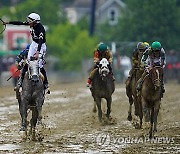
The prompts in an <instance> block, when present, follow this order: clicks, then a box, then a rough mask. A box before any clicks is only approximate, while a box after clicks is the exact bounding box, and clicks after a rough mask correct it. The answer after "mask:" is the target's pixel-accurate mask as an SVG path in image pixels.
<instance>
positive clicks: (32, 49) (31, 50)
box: [27, 41, 46, 68]
mask: <svg viewBox="0 0 180 154" xmlns="http://www.w3.org/2000/svg"><path fill="white" fill-rule="evenodd" d="M37 48H38V43H36V42H34V41H32V43H31V45H30V48H29V52H28V57H27V59H30V57H34V55H35V54H36V51H37ZM45 54H46V44H45V43H43V44H42V46H41V49H40V51H39V57H44V56H45ZM39 67H40V68H42V67H43V59H42V58H40V60H39Z"/></svg>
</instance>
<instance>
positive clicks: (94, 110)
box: [93, 101, 97, 113]
mask: <svg viewBox="0 0 180 154" xmlns="http://www.w3.org/2000/svg"><path fill="white" fill-rule="evenodd" d="M93 112H94V113H96V112H97V109H96V102H95V101H94V106H93Z"/></svg>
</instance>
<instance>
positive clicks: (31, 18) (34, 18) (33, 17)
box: [27, 13, 40, 23]
mask: <svg viewBox="0 0 180 154" xmlns="http://www.w3.org/2000/svg"><path fill="white" fill-rule="evenodd" d="M27 20H28V22H33V21H35V22H36V23H39V22H40V16H39V15H38V14H37V13H31V14H29V15H28V16H27Z"/></svg>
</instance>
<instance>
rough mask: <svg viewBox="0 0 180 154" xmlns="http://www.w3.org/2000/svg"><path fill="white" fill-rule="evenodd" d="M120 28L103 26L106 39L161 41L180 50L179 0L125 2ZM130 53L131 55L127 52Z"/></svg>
mask: <svg viewBox="0 0 180 154" xmlns="http://www.w3.org/2000/svg"><path fill="white" fill-rule="evenodd" d="M125 3H126V9H125V10H123V14H122V16H121V17H120V19H119V22H118V25H116V26H108V24H103V25H101V26H100V28H99V29H100V30H101V31H100V37H101V38H102V39H103V40H106V41H108V40H113V41H116V42H138V41H147V42H149V43H150V44H151V43H152V42H153V41H160V42H161V43H162V46H163V47H164V48H165V49H166V50H167V49H180V47H179V35H180V29H179V27H180V12H179V11H180V10H179V8H178V6H177V5H176V0H126V1H125ZM128 54H129V53H128Z"/></svg>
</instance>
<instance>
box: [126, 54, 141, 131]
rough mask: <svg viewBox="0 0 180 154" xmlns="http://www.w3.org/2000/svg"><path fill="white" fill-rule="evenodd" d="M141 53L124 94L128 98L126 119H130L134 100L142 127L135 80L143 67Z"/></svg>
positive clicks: (139, 101) (139, 100) (138, 77)
mask: <svg viewBox="0 0 180 154" xmlns="http://www.w3.org/2000/svg"><path fill="white" fill-rule="evenodd" d="M142 55H143V51H139V52H138V64H137V66H136V67H135V70H134V72H133V75H132V77H131V82H130V80H129V81H128V82H130V83H129V84H128V83H127V82H126V95H127V97H128V99H129V110H128V118H127V119H128V120H129V121H131V120H132V105H133V102H134V108H135V115H136V116H138V117H139V118H140V124H139V127H140V128H141V127H142V118H143V113H142V104H141V99H140V97H139V96H138V94H137V90H136V87H137V81H138V80H139V79H140V78H141V76H142V74H143V72H144V68H142V67H140V66H141V58H142Z"/></svg>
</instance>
